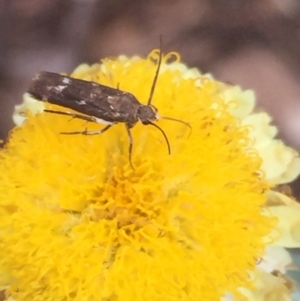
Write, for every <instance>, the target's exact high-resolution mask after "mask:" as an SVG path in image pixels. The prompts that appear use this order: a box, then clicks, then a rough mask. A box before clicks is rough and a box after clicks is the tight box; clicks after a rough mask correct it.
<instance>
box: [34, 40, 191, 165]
mask: <svg viewBox="0 0 300 301" xmlns="http://www.w3.org/2000/svg"><path fill="white" fill-rule="evenodd" d="M161 62H162V42H161V40H160V54H159V58H158V62H157V68H156V72H155V75H154V79H153V82H152V86H151V90H150V94H149V98H148V102H147V104H146V105H145V104H142V103H140V102H139V101H138V100H137V98H136V97H135V96H134V95H133V94H131V93H129V92H126V91H122V90H120V89H118V88H111V87H108V86H105V85H101V84H98V83H95V82H90V81H85V80H80V79H75V78H71V77H69V76H65V75H60V74H57V73H52V72H47V71H42V72H40V73H38V74H37V75H36V76H35V77H34V78H33V79H32V81H31V83H30V85H29V88H28V93H29V94H31V95H32V96H33V97H34V98H35V99H37V100H40V101H45V102H49V103H51V104H55V105H59V106H61V107H63V108H69V109H72V110H74V111H76V113H73V112H66V111H55V110H44V112H48V113H53V114H60V115H67V116H70V117H72V119H73V118H77V119H82V120H85V121H87V122H96V123H100V124H104V125H105V127H104V128H102V129H100V130H98V131H88V130H84V131H76V132H62V133H61V134H65V135H76V134H82V135H99V134H103V133H104V132H106V131H107V130H108V129H109V128H111V127H112V126H113V125H115V124H118V123H123V124H125V128H126V131H127V134H128V139H129V151H128V154H129V162H130V165H131V167H132V169H134V167H133V164H132V148H133V137H132V134H131V129H132V128H133V127H134V126H135V125H136V124H137V123H138V122H141V123H142V124H144V125H151V126H153V127H155V128H157V129H158V130H159V131H160V132H161V133H162V135H163V137H164V139H165V141H166V144H167V147H168V153H169V154H171V147H170V143H169V140H168V137H167V135H166V134H165V132H164V131H163V129H162V128H161V127H159V126H158V125H157V124H156V123H154V122H155V121H157V120H159V119H167V120H173V121H176V122H180V123H182V124H184V125H186V126H188V127H189V128H190V129H191V126H190V124H189V123H187V122H185V121H182V120H179V119H176V118H172V117H166V116H160V115H159V114H158V110H157V108H156V107H155V106H153V105H152V104H151V102H152V98H153V94H154V91H155V87H156V83H157V79H158V75H159V71H160V67H161ZM77 112H78V113H77Z"/></svg>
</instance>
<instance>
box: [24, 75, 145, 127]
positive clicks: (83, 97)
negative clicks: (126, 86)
mask: <svg viewBox="0 0 300 301" xmlns="http://www.w3.org/2000/svg"><path fill="white" fill-rule="evenodd" d="M28 93H30V94H31V95H32V96H33V97H34V98H36V99H37V100H41V101H46V102H49V103H52V104H55V105H59V106H62V107H64V108H69V109H72V110H75V111H77V112H80V113H82V114H86V115H89V116H93V117H96V118H99V119H101V120H104V121H107V122H114V123H116V122H128V123H135V122H137V120H136V112H137V110H138V108H139V106H140V105H141V104H140V103H139V102H138V100H137V99H136V98H135V96H134V95H132V94H131V93H128V92H123V91H121V90H118V89H114V88H111V87H107V86H104V85H100V84H97V83H94V82H89V81H84V80H80V79H75V78H71V77H69V76H64V75H60V74H57V73H52V72H46V71H43V72H40V73H38V74H37V75H36V76H35V77H34V78H33V79H32V82H31V84H30V86H29V88H28Z"/></svg>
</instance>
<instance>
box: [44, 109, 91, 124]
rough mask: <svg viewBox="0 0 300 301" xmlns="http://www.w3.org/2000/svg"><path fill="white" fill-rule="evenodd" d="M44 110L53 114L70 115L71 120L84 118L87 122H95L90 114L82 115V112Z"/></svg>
mask: <svg viewBox="0 0 300 301" xmlns="http://www.w3.org/2000/svg"><path fill="white" fill-rule="evenodd" d="M44 112H46V113H53V114H58V115H66V116H71V117H72V118H71V120H72V119H76V118H77V119H82V120H85V121H87V122H89V121H90V122H97V121H96V119H95V118H94V117H92V116H86V115H82V114H76V113H69V112H62V111H54V110H44Z"/></svg>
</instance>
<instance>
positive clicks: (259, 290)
mask: <svg viewBox="0 0 300 301" xmlns="http://www.w3.org/2000/svg"><path fill="white" fill-rule="evenodd" d="M253 276H254V277H255V280H254V285H255V287H256V289H254V290H247V289H243V288H241V289H240V290H241V293H242V294H244V295H245V296H246V297H247V298H248V299H247V300H248V301H278V300H280V301H291V300H292V297H291V291H290V289H289V287H290V286H291V280H287V279H286V278H285V277H284V276H283V277H281V276H274V275H272V274H269V273H267V272H265V271H264V270H262V269H260V268H256V271H255V274H254V275H253Z"/></svg>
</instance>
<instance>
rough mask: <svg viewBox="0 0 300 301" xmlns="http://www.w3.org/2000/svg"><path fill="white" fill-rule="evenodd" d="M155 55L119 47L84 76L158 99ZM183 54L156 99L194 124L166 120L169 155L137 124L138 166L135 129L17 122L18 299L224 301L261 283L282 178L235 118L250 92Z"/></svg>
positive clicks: (7, 178)
mask: <svg viewBox="0 0 300 301" xmlns="http://www.w3.org/2000/svg"><path fill="white" fill-rule="evenodd" d="M171 56H172V57H173V58H175V60H173V62H168V60H169V59H170V57H171ZM153 58H154V59H157V52H156V51H154V52H152V53H150V55H149V56H148V58H147V59H141V58H138V57H134V58H131V59H130V58H126V57H124V56H121V57H119V58H117V59H115V60H104V61H102V63H101V64H95V65H92V66H88V65H81V66H80V67H78V68H77V69H76V70H75V71H74V73H73V74H72V76H73V77H76V78H81V79H85V80H90V81H95V82H99V83H102V84H104V85H108V86H112V87H117V86H118V85H119V87H120V89H122V90H125V91H128V92H131V93H133V94H134V95H135V96H136V97H137V99H139V100H140V101H141V102H142V103H146V102H147V99H148V96H149V91H150V88H151V84H152V80H153V76H154V73H155V70H156V64H155V63H154V62H153ZM179 61H180V59H179V56H178V55H174V54H169V55H166V56H165V57H164V59H163V65H162V69H161V73H160V75H159V80H158V84H157V87H156V90H155V94H154V98H153V104H154V105H155V106H156V107H157V108H158V109H159V112H160V114H161V115H163V116H170V117H174V118H178V119H181V120H184V121H186V122H189V123H190V124H191V126H192V133H191V135H190V136H189V135H188V134H189V130H188V128H187V127H186V126H184V125H183V124H180V123H176V122H172V121H169V120H161V121H159V125H160V126H161V127H162V128H163V129H164V131H165V132H166V134H167V136H168V139H169V140H170V144H171V149H172V154H171V155H168V153H167V148H166V145H165V141H164V139H163V137H161V135H160V133H159V132H158V131H157V130H156V129H155V128H152V127H145V126H143V125H141V124H138V125H136V126H135V128H134V129H133V130H132V134H133V137H134V149H133V154H132V160H133V165H134V167H135V170H133V169H132V168H131V166H130V163H129V160H128V137H127V134H126V130H125V127H124V125H123V124H119V125H115V126H113V127H112V128H111V129H110V130H109V131H107V132H106V133H104V134H103V135H100V136H81V135H78V136H76V135H75V136H73V135H72V136H65V135H61V134H60V132H67V131H70V132H71V131H78V130H84V129H85V128H88V129H90V130H95V129H99V125H97V124H87V125H86V124H85V123H84V122H82V121H80V120H76V119H74V120H71V121H70V120H69V118H66V117H65V116H60V115H55V114H46V113H45V114H38V115H36V116H33V115H31V114H28V118H27V120H26V122H25V123H24V124H23V125H22V126H18V127H16V128H15V129H14V130H13V131H12V133H11V135H10V139H9V142H8V144H7V145H6V148H5V149H4V150H2V151H1V153H0V168H1V169H0V175H1V176H0V199H1V207H0V214H1V218H0V233H1V236H0V285H1V286H2V287H5V288H6V294H7V296H11V297H13V298H14V299H16V300H20V301H21V300H22V301H27V300H30V301H31V300H43V301H44V300H45V301H46V300H47V301H48V300H49V301H50V300H80V301H81V300H89V301H100V300H105V301H113V300H119V301H127V300H128V301H129V300H143V301H147V300H149V301H154V300H165V301H168V300H192V301H193V300H195V301H196V300H197V301H198V300H216V301H217V300H220V298H221V297H222V296H223V295H224V294H225V293H226V292H231V293H232V294H235V295H237V296H239V295H240V292H239V287H243V288H251V287H252V280H251V279H250V277H249V273H250V272H251V271H253V270H254V269H255V266H256V262H257V259H258V258H259V257H261V256H262V254H263V252H264V249H265V246H266V244H267V243H268V242H270V240H271V238H270V236H268V235H269V233H270V231H271V230H272V228H273V227H274V224H275V222H274V219H272V218H270V213H269V211H268V210H265V209H264V208H265V201H266V198H267V195H268V191H269V187H270V183H269V182H268V181H267V180H266V179H265V177H264V172H263V171H262V170H261V163H262V161H261V158H260V156H259V153H258V151H257V150H256V149H254V148H253V147H252V143H253V141H252V139H250V138H249V131H250V129H249V127H248V126H243V125H242V124H241V122H240V120H239V119H238V118H237V117H235V116H234V115H233V114H232V111H233V110H236V108H237V107H238V106H239V101H238V99H228V97H226V96H225V94H226V93H225V92H226V91H227V90H228V89H229V88H228V87H227V86H226V85H224V84H222V83H219V82H217V81H215V80H213V79H212V78H211V77H210V76H208V75H207V76H202V75H200V74H199V72H198V71H196V70H195V69H190V70H188V69H187V68H186V67H185V66H184V65H183V64H182V63H180V62H179ZM26 97H27V96H26ZM47 106H50V105H48V104H47ZM50 107H51V108H54V107H53V106H50ZM23 109H24V108H21V109H20V108H19V111H18V112H19V113H17V114H16V115H18V114H20V112H21V111H22V110H23ZM57 109H59V110H65V109H64V108H58V107H56V110H57ZM38 111H39V110H38ZM250 111H251V110H250ZM16 115H15V117H17V116H16ZM18 120H19V123H20V124H21V123H22V122H23V121H24V120H20V119H18ZM267 238H268V239H267Z"/></svg>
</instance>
